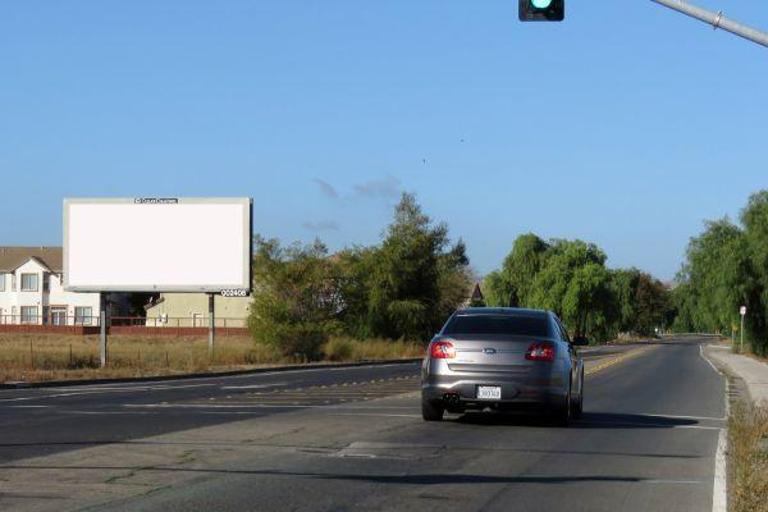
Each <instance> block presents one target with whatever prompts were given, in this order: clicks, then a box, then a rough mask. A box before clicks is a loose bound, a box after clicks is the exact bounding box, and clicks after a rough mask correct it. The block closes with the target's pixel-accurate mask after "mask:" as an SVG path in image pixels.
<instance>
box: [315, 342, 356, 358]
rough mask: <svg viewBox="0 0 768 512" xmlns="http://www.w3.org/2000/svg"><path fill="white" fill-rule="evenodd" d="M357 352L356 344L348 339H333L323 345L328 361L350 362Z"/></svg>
mask: <svg viewBox="0 0 768 512" xmlns="http://www.w3.org/2000/svg"><path fill="white" fill-rule="evenodd" d="M354 351H355V342H353V341H352V340H350V339H348V338H331V339H330V340H328V342H326V343H325V345H323V354H325V359H327V360H328V361H349V360H350V359H352V354H353V353H354Z"/></svg>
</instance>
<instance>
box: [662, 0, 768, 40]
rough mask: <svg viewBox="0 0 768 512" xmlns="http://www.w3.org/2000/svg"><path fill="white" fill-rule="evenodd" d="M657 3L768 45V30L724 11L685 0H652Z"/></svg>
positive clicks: (716, 27)
mask: <svg viewBox="0 0 768 512" xmlns="http://www.w3.org/2000/svg"><path fill="white" fill-rule="evenodd" d="M651 1H652V2H656V3H657V4H661V5H663V6H665V7H669V8H670V9H672V10H675V11H677V12H680V13H683V14H685V15H687V16H690V17H691V18H696V19H697V20H699V21H703V22H704V23H707V24H709V25H712V27H713V28H715V29H718V28H721V29H723V30H725V31H726V32H730V33H731V34H735V35H737V36H739V37H743V38H744V39H747V40H748V41H752V42H753V43H757V44H759V45H762V46H765V47H768V32H764V31H762V30H758V29H756V28H752V27H748V26H747V25H744V24H742V23H739V22H738V21H734V20H731V19H728V18H726V17H725V16H723V11H719V12H714V11H709V10H707V9H702V8H701V7H697V6H695V5H691V4H689V3H687V2H683V0H651Z"/></svg>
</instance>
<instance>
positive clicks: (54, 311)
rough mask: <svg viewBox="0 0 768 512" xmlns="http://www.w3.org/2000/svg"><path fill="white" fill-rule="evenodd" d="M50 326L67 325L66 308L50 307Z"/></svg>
mask: <svg viewBox="0 0 768 512" xmlns="http://www.w3.org/2000/svg"><path fill="white" fill-rule="evenodd" d="M51 324H52V325H67V306H51Z"/></svg>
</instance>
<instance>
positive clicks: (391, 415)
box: [329, 412, 421, 418]
mask: <svg viewBox="0 0 768 512" xmlns="http://www.w3.org/2000/svg"><path fill="white" fill-rule="evenodd" d="M329 415H331V416H375V417H377V418H421V414H376V413H367V412H331V413H329Z"/></svg>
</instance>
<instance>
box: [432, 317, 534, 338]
mask: <svg viewBox="0 0 768 512" xmlns="http://www.w3.org/2000/svg"><path fill="white" fill-rule="evenodd" d="M443 333H444V334H446V335H451V334H508V335H517V336H544V337H546V336H548V335H549V329H548V328H547V320H546V317H535V316H512V315H456V316H454V317H453V319H451V321H450V322H448V325H446V326H445V330H444V331H443Z"/></svg>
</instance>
